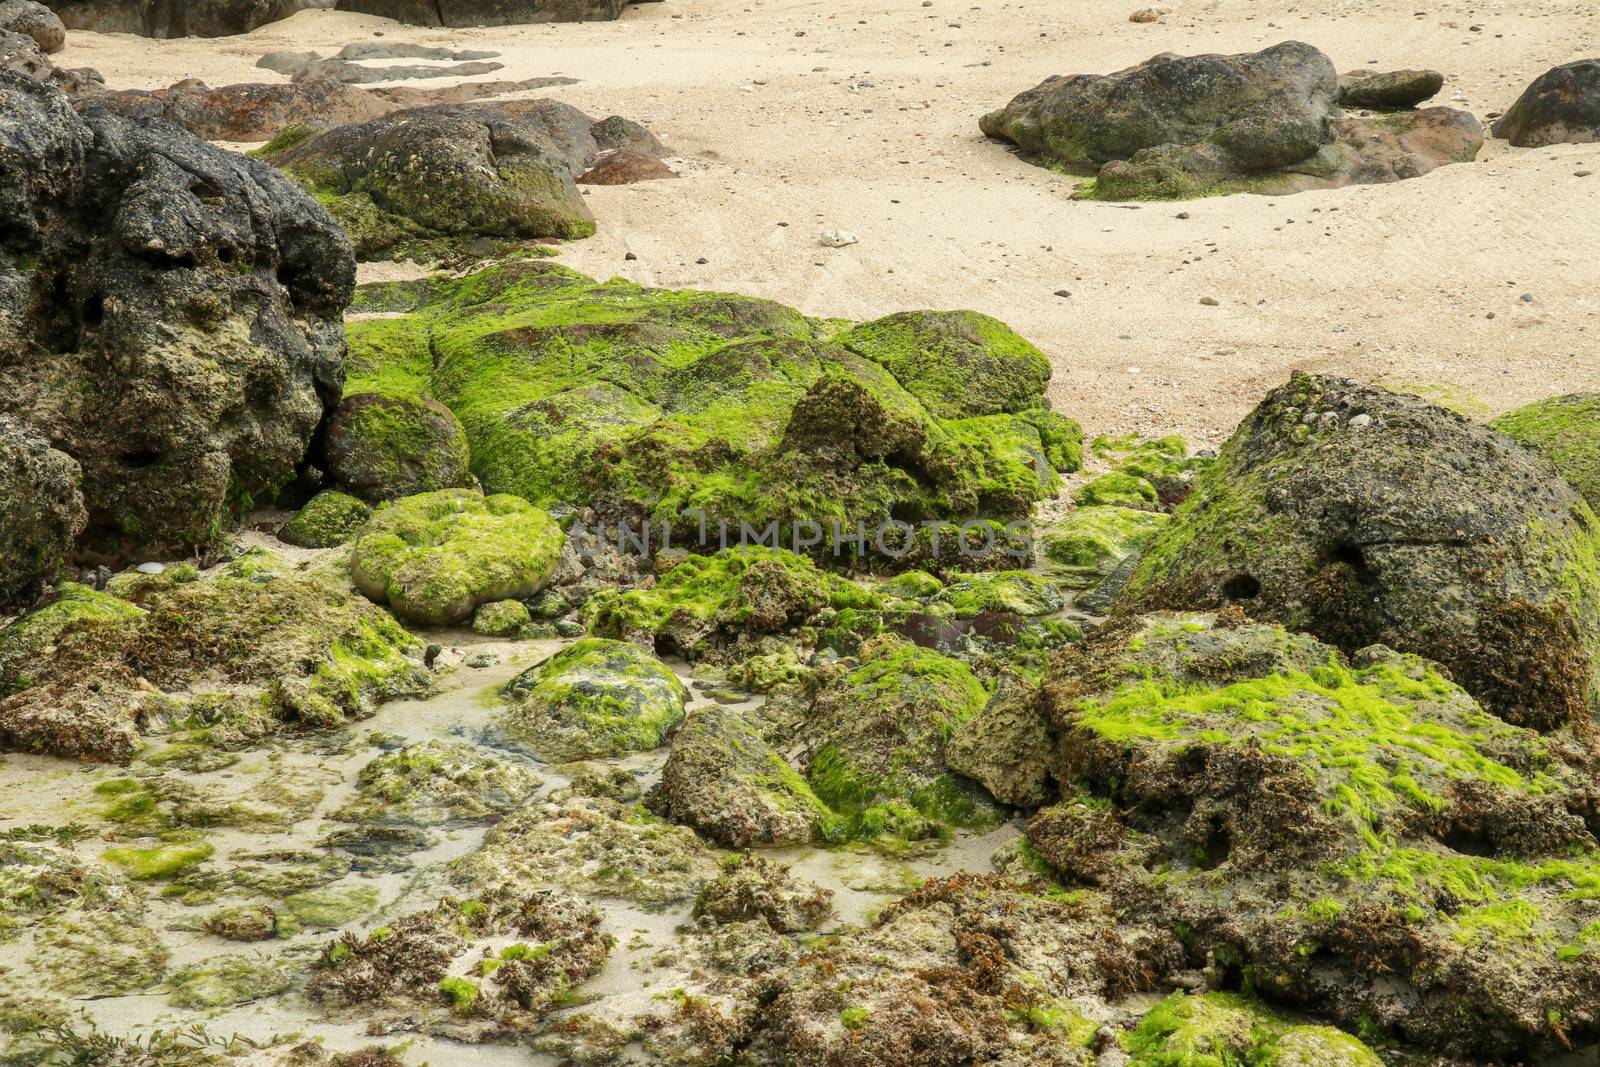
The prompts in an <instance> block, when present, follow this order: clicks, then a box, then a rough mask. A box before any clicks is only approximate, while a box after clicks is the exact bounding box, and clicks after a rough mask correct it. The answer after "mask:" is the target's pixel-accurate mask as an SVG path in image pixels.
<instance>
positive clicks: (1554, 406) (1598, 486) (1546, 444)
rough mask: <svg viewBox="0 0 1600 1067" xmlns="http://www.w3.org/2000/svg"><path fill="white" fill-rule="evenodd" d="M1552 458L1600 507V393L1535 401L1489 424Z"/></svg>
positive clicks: (1575, 484)
mask: <svg viewBox="0 0 1600 1067" xmlns="http://www.w3.org/2000/svg"><path fill="white" fill-rule="evenodd" d="M1489 425H1490V426H1493V427H1494V428H1495V429H1497V430H1499V431H1500V432H1501V433H1503V434H1505V435H1506V436H1508V437H1512V438H1515V439H1516V440H1518V441H1521V442H1522V443H1523V444H1524V445H1527V446H1528V447H1529V448H1531V449H1533V450H1534V451H1535V452H1537V453H1539V455H1541V456H1543V457H1544V458H1545V459H1547V460H1549V461H1550V462H1551V464H1553V465H1554V466H1555V468H1556V470H1557V471H1558V472H1560V474H1561V476H1562V477H1563V478H1565V479H1566V480H1567V483H1568V484H1569V485H1571V486H1572V488H1574V489H1576V490H1577V491H1578V494H1579V495H1580V496H1582V497H1583V499H1585V500H1587V501H1588V502H1589V506H1590V507H1592V508H1600V393H1573V394H1572V395H1570V396H1557V397H1551V398H1550V399H1549V400H1536V401H1534V402H1533V403H1532V404H1529V405H1527V406H1526V407H1520V408H1518V409H1517V410H1515V411H1508V412H1506V414H1504V415H1501V416H1500V417H1499V418H1497V419H1495V420H1494V421H1493V422H1491V423H1490V424H1489Z"/></svg>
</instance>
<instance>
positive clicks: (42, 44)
mask: <svg viewBox="0 0 1600 1067" xmlns="http://www.w3.org/2000/svg"><path fill="white" fill-rule="evenodd" d="M0 30H7V31H9V32H11V33H20V34H22V35H23V36H24V37H30V38H32V39H33V43H34V44H36V45H38V46H39V51H41V52H43V53H44V54H45V55H50V54H52V53H54V52H59V51H61V50H62V49H63V48H65V47H66V46H67V28H66V27H65V26H63V25H62V24H61V19H60V18H59V17H58V16H57V15H56V13H55V12H54V11H51V10H50V9H49V8H48V7H45V6H44V5H43V4H38V3H34V0H0Z"/></svg>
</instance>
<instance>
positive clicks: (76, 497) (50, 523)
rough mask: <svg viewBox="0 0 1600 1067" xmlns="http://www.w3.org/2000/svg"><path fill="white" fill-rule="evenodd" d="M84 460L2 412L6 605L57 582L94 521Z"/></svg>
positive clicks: (1, 556)
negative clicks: (84, 488) (82, 482)
mask: <svg viewBox="0 0 1600 1067" xmlns="http://www.w3.org/2000/svg"><path fill="white" fill-rule="evenodd" d="M79 478H80V475H79V470H78V465H77V464H76V463H75V462H73V460H72V458H71V457H70V456H68V455H66V454H65V453H62V452H58V451H57V450H56V449H54V448H52V447H51V446H50V443H49V442H48V441H47V440H45V439H44V438H43V437H41V436H39V435H38V434H37V433H35V432H33V430H31V429H29V428H28V426H27V425H25V424H24V423H22V422H19V421H18V420H17V419H15V418H12V417H11V416H9V415H0V605H5V604H10V603H12V602H14V601H18V600H26V599H29V598H31V597H32V596H34V595H35V594H37V593H38V592H39V591H40V590H41V589H42V588H43V587H44V586H45V585H47V584H49V583H51V582H53V581H55V579H56V577H57V575H58V574H59V573H60V571H61V564H62V562H63V561H65V560H66V558H67V557H68V556H69V555H71V553H72V545H73V542H74V541H75V540H76V539H77V536H78V535H79V534H80V533H82V532H83V529H84V527H85V526H86V525H87V524H88V521H89V515H88V512H87V511H86V510H85V508H84V506H83V494H82V493H81V492H80V491H79V488H78V483H79Z"/></svg>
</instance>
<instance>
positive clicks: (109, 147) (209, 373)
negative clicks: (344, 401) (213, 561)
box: [0, 72, 355, 552]
mask: <svg viewBox="0 0 1600 1067" xmlns="http://www.w3.org/2000/svg"><path fill="white" fill-rule="evenodd" d="M0 175H3V177H0V186H3V188H4V190H5V192H4V194H3V196H0V218H3V220H4V224H5V227H6V229H7V232H8V233H9V234H11V237H10V238H9V240H8V242H7V245H6V248H5V250H4V252H3V254H0V413H7V414H11V415H14V416H15V417H17V418H18V419H20V420H21V421H22V422H24V423H27V424H28V425H30V426H31V427H32V428H33V429H34V430H36V431H37V432H38V433H40V434H41V435H43V436H44V437H46V438H48V439H49V441H50V442H51V444H52V445H53V446H54V447H55V448H57V449H59V450H60V451H62V452H65V453H67V454H69V455H71V456H72V457H73V458H74V459H76V460H77V462H78V464H79V465H80V466H81V467H82V471H83V495H84V499H85V502H86V504H87V507H88V512H89V526H88V529H87V531H86V533H85V534H84V538H85V540H86V542H87V545H88V547H90V548H94V549H97V550H103V551H107V552H122V551H127V550H128V549H129V548H130V547H131V546H134V545H138V546H143V547H144V548H145V549H153V550H172V551H174V552H178V551H182V550H184V549H186V548H189V547H191V546H209V545H211V544H212V543H214V542H215V541H216V540H217V539H218V538H219V536H220V534H221V531H222V530H223V529H224V528H225V526H226V524H227V522H228V521H229V520H230V519H231V518H232V516H233V515H234V514H236V513H237V512H239V511H241V510H243V509H245V508H247V507H249V506H250V504H251V502H252V500H253V499H255V498H261V497H267V496H270V495H271V494H273V493H274V492H275V491H276V490H277V489H278V488H279V487H280V486H281V485H282V484H283V483H284V482H285V481H286V480H287V479H289V478H290V477H292V476H293V474H294V472H295V470H296V468H297V467H298V466H299V465H300V463H301V462H302V460H303V459H304V457H305V454H306V449H307V446H308V444H309V442H310V441H311V439H312V435H313V434H314V433H315V431H316V429H317V427H318V425H319V424H320V423H321V422H322V420H323V416H324V413H325V412H326V411H327V410H328V409H329V408H331V407H332V406H333V405H334V404H335V403H337V402H338V398H339V393H340V391H341V385H342V383H343V375H344V372H343V364H342V359H343V355H344V326H343V322H342V317H343V310H344V307H345V306H346V305H347V304H348V303H349V300H350V295H351V291H352V287H353V284H354V280H355V278H354V274H355V263H354V259H353V257H352V255H351V252H350V246H349V242H348V241H347V240H346V239H345V237H344V235H343V234H342V233H341V232H340V231H339V229H338V227H337V226H336V225H335V224H334V222H333V220H332V219H331V218H330V217H329V216H328V214H327V212H326V211H324V210H323V209H322V208H321V207H319V206H318V205H317V204H316V203H315V202H314V201H313V200H312V199H311V198H310V197H308V196H306V195H305V194H304V193H302V192H301V191H300V190H299V189H297V188H296V187H295V185H294V183H293V182H291V181H289V180H287V179H286V178H284V176H283V175H281V174H279V173H278V172H276V171H275V170H273V168H271V167H269V166H266V165H265V164H261V163H257V162H255V161H253V160H249V159H245V158H243V157H241V156H238V155H234V154H233V153H230V152H225V151H223V150H221V149H218V148H214V147H212V146H211V145H208V144H206V143H204V142H202V141H199V140H196V139H195V138H193V137H191V136H189V135H188V134H186V133H183V132H181V131H178V130H175V129H173V128H172V127H170V126H166V125H163V124H160V123H150V124H146V123H141V122H137V121H129V120H127V119H124V118H121V117H119V116H113V115H108V114H101V113H99V112H97V111H95V110H93V109H90V110H88V111H87V112H86V113H85V114H83V115H82V116H80V115H79V114H76V113H74V112H73V110H72V108H71V107H70V106H69V105H68V103H67V100H66V98H65V97H63V96H62V95H61V94H60V93H58V92H57V91H55V90H54V89H51V88H49V87H47V86H44V85H40V84H38V83H36V82H34V81H31V80H29V79H27V78H26V77H23V76H21V75H16V74H11V73H6V72H0Z"/></svg>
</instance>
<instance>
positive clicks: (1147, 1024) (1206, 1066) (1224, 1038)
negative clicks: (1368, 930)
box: [1121, 992, 1383, 1067]
mask: <svg viewBox="0 0 1600 1067" xmlns="http://www.w3.org/2000/svg"><path fill="white" fill-rule="evenodd" d="M1121 1040H1122V1046H1123V1048H1124V1049H1126V1050H1127V1052H1128V1053H1129V1055H1130V1056H1131V1057H1132V1063H1131V1067H1247V1065H1249V1067H1256V1065H1260V1067H1269V1065H1270V1067H1312V1065H1314V1064H1315V1065H1326V1067H1381V1065H1382V1063H1383V1061H1382V1060H1381V1059H1379V1058H1378V1056H1377V1054H1376V1053H1374V1052H1373V1051H1372V1050H1371V1049H1369V1048H1367V1047H1366V1046H1365V1045H1363V1044H1362V1043H1361V1041H1360V1040H1359V1039H1357V1038H1355V1037H1353V1036H1351V1035H1349V1034H1346V1033H1344V1032H1342V1031H1340V1030H1336V1029H1334V1028H1333V1027H1331V1026H1308V1025H1303V1024H1296V1023H1294V1022H1292V1021H1290V1020H1288V1019H1286V1018H1284V1017H1282V1016H1279V1015H1275V1014H1274V1013H1272V1012H1271V1011H1270V1010H1268V1009H1267V1008H1265V1007H1264V1006H1262V1005H1261V1004H1259V1003H1257V1002H1255V1001H1253V1000H1251V999H1250V998H1248V997H1245V996H1241V995H1238V994H1234V993H1201V994H1186V993H1181V992H1180V993H1174V994H1173V995H1172V996H1170V997H1168V998H1167V999H1166V1000H1163V1001H1162V1002H1161V1003H1159V1004H1157V1005H1156V1006H1155V1007H1153V1008H1151V1009H1150V1010H1149V1011H1148V1012H1146V1013H1145V1015H1144V1017H1143V1018H1142V1019H1140V1020H1139V1025H1138V1026H1137V1027H1135V1028H1134V1029H1133V1031H1132V1032H1130V1033H1128V1034H1126V1035H1124V1036H1123V1037H1122V1039H1121Z"/></svg>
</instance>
